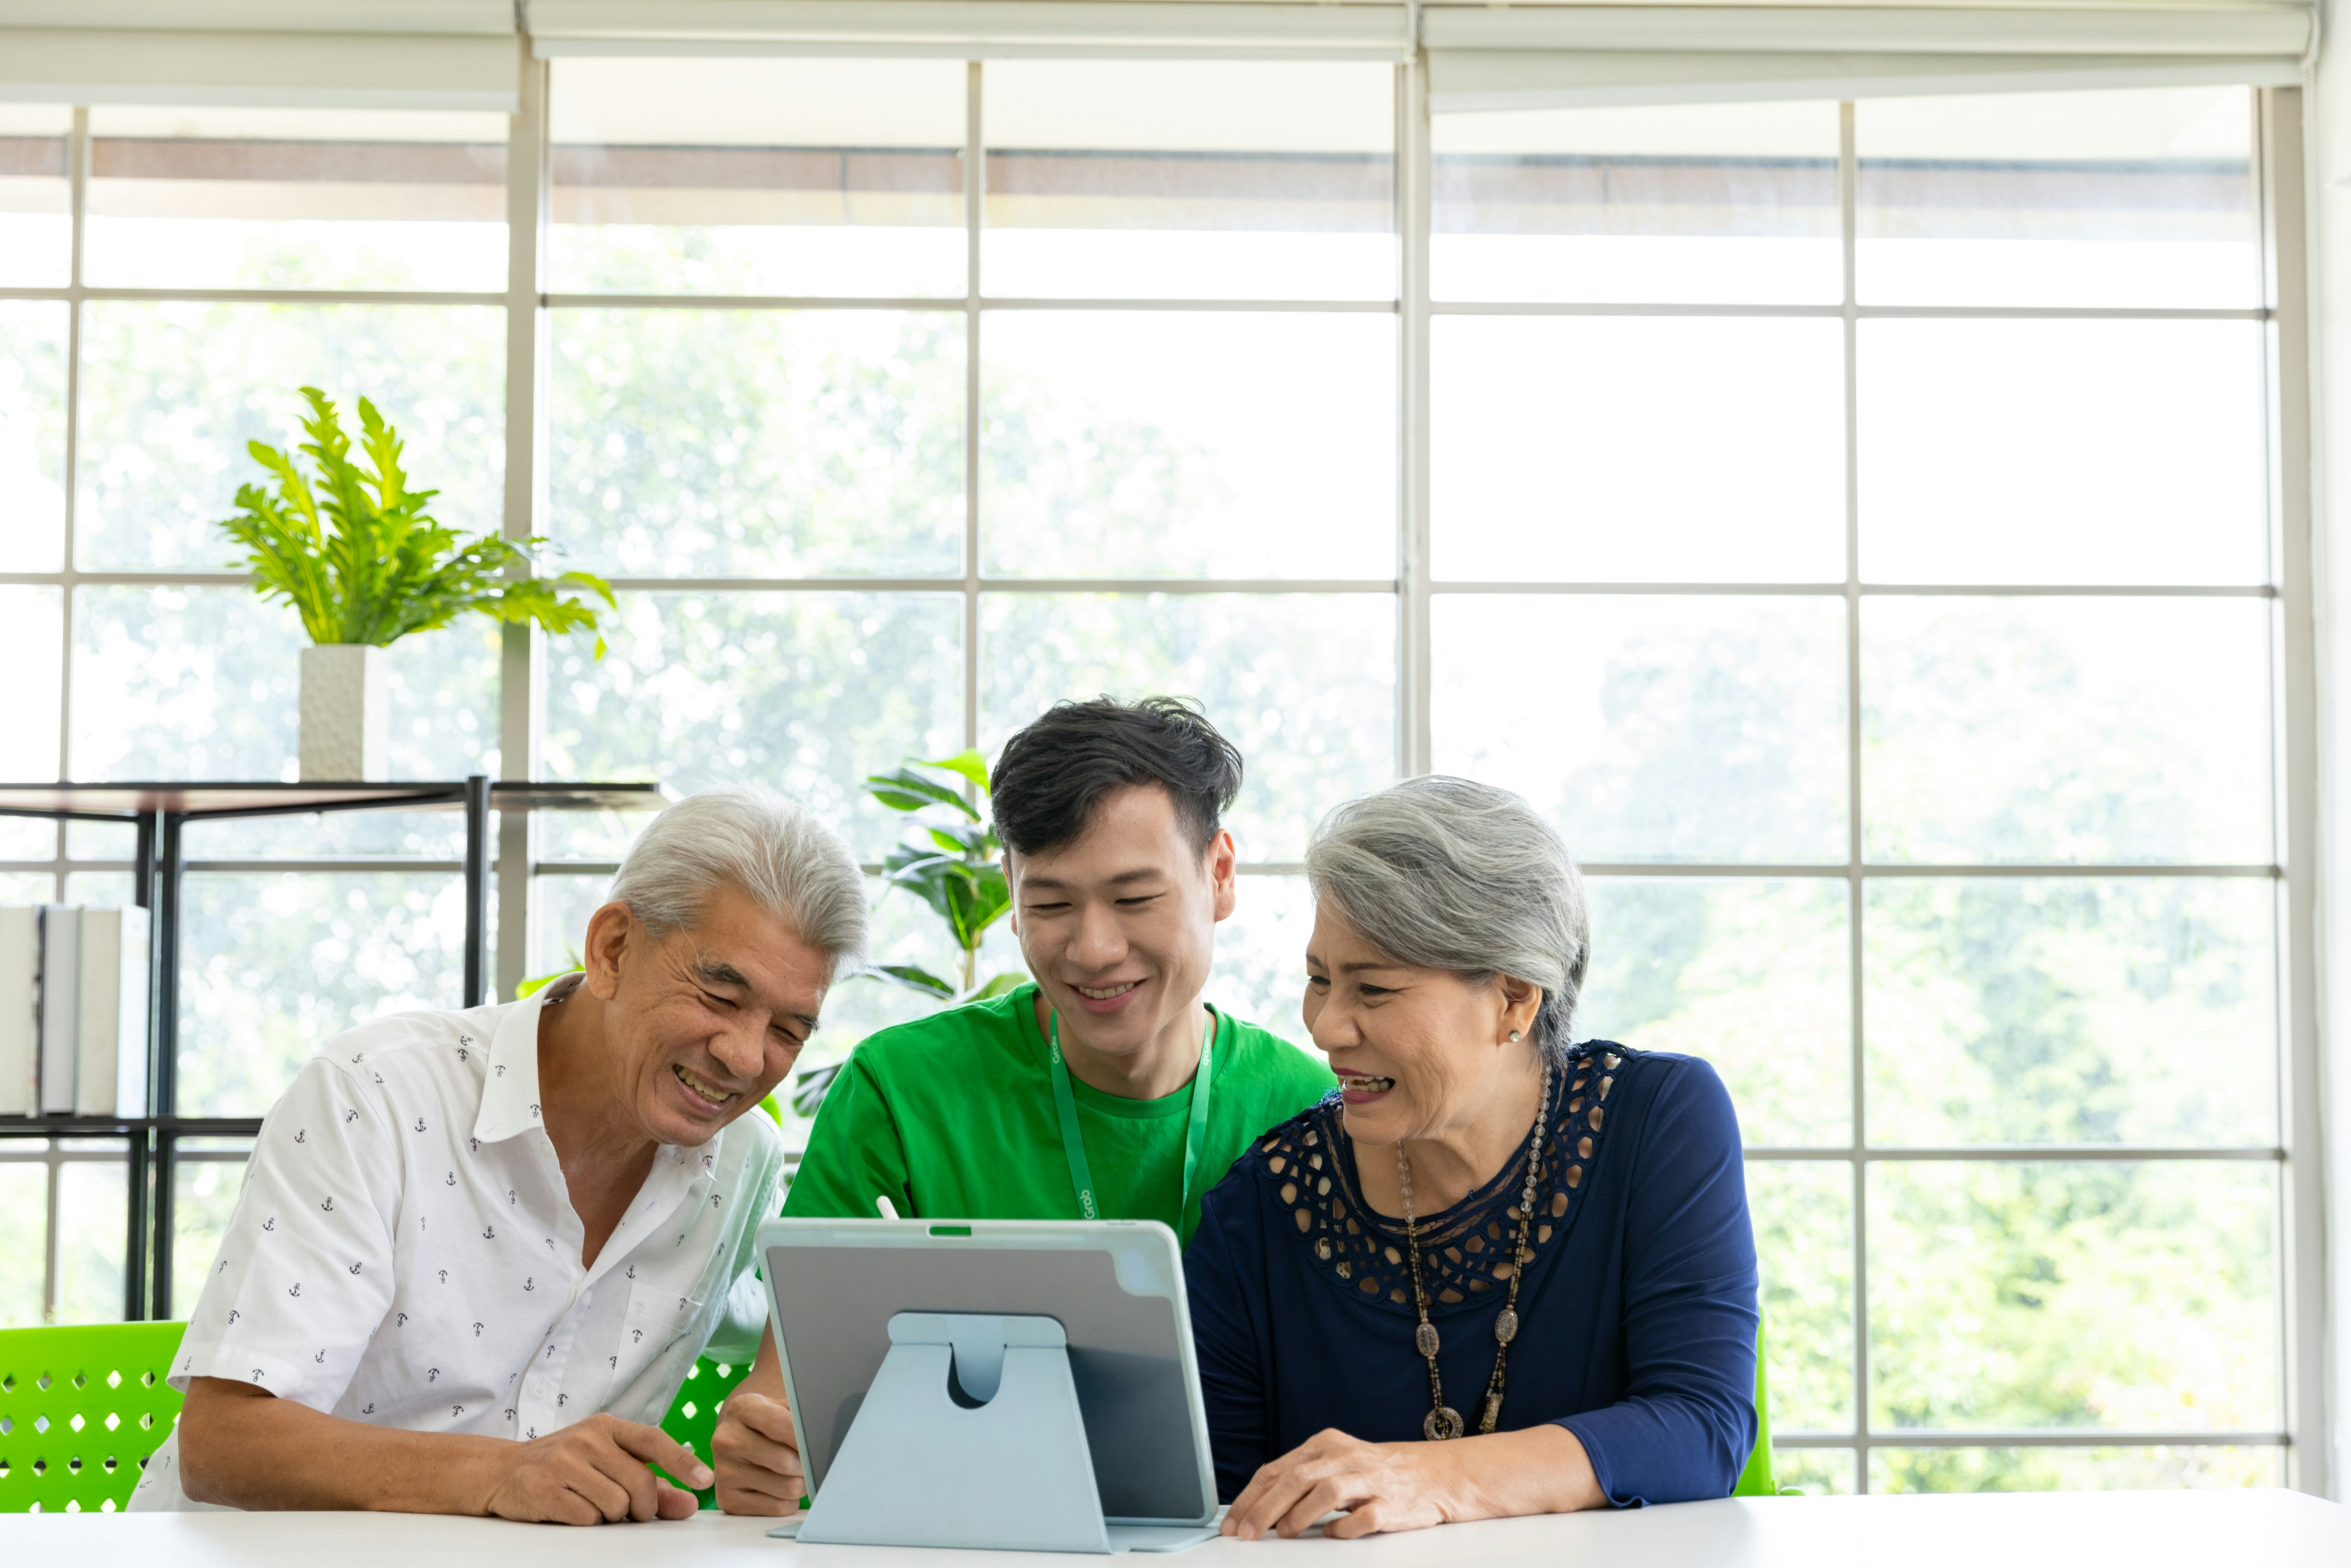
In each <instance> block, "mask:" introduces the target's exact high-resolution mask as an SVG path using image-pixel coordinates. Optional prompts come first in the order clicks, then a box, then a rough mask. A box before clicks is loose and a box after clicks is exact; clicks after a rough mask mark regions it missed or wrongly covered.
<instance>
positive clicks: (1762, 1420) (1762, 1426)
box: [1730, 1318, 1801, 1497]
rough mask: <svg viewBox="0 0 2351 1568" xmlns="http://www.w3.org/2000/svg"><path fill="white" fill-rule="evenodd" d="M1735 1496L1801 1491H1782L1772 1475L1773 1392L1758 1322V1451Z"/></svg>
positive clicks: (1732, 1491) (1734, 1490) (1749, 1458)
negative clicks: (1769, 1384) (1765, 1374)
mask: <svg viewBox="0 0 2351 1568" xmlns="http://www.w3.org/2000/svg"><path fill="white" fill-rule="evenodd" d="M1730 1495H1731V1496H1733V1497H1795V1496H1799V1495H1801V1493H1800V1491H1799V1489H1797V1488H1795V1487H1788V1488H1785V1489H1782V1487H1781V1485H1780V1484H1779V1481H1778V1479H1776V1478H1775V1477H1774V1476H1773V1475H1772V1473H1771V1389H1770V1388H1769V1387H1768V1386H1767V1385H1766V1380H1765V1378H1764V1376H1763V1323H1762V1320H1761V1319H1760V1318H1759V1319H1758V1320H1756V1323H1755V1448H1754V1449H1753V1451H1752V1452H1750V1454H1749V1455H1748V1456H1747V1468H1746V1469H1743V1470H1741V1471H1740V1472H1739V1484H1738V1485H1737V1486H1735V1487H1733V1488H1731V1489H1730Z"/></svg>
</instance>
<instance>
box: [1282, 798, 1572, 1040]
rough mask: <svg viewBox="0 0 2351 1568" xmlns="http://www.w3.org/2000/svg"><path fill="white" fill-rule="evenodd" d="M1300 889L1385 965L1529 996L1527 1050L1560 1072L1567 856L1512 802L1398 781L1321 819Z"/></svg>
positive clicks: (1568, 919) (1568, 986)
mask: <svg viewBox="0 0 2351 1568" xmlns="http://www.w3.org/2000/svg"><path fill="white" fill-rule="evenodd" d="M1306 879H1307V881H1308V882H1309V883H1311V885H1312V887H1313V889H1314V896H1315V897H1316V898H1318V899H1326V900H1328V901H1329V902H1330V904H1332V907H1333V909H1334V910H1335V911H1336V912H1337V913H1338V915H1340V916H1341V917H1342V918H1343V919H1344V920H1345V921H1346V922H1347V924H1348V925H1352V926H1353V927H1354V928H1355V930H1356V931H1357V933H1359V934H1360V935H1361V936H1363V938H1364V941H1366V942H1368V943H1370V944H1371V945H1372V946H1374V947H1375V948H1377V949H1379V951H1380V952H1381V953H1383V954H1384V955H1385V956H1388V957H1390V958H1393V959H1395V961H1396V962H1397V963H1399V964H1409V965H1411V966H1413V967H1416V968H1424V969H1447V970H1450V971H1451V972H1452V973H1454V974H1456V975H1458V976H1459V977H1461V978H1463V979H1465V980H1467V981H1468V982H1469V983H1470V984H1472V985H1484V984H1486V983H1487V982H1488V981H1489V980H1491V979H1493V978H1494V977H1496V976H1498V975H1507V976H1509V977H1510V978H1511V979H1514V980H1522V981H1524V982H1526V983H1527V984H1529V985H1532V986H1541V988H1542V1004H1541V1007H1539V1008H1538V1009H1536V1012H1535V1027H1534V1035H1535V1044H1536V1046H1537V1047H1538V1048H1540V1049H1541V1051H1542V1053H1543V1055H1544V1056H1545V1057H1546V1058H1547V1059H1549V1060H1550V1061H1552V1062H1553V1063H1560V1062H1562V1061H1565V1059H1566V1056H1567V1048H1568V1046H1569V1044H1570V1042H1571V1040H1572V1039H1573V1036H1572V1035H1571V1034H1570V1032H1569V1031H1570V1030H1572V1029H1573V1027H1574V1023H1575V1003H1576V998H1578V996H1579V995H1581V994H1582V992H1583V970H1584V966H1585V964H1586V963H1587V962H1589V960H1590V958H1591V956H1592V918H1591V915H1589V914H1588V913H1587V911H1586V910H1585V907H1584V902H1583V877H1582V876H1580V875H1579V874H1577V873H1576V869H1575V862H1573V860H1571V859H1570V858H1569V857H1568V853H1567V845H1566V844H1565V843H1563V842H1562V841H1561V840H1560V836H1559V835H1558V834H1557V833H1556V832H1554V831H1552V827H1551V824H1550V823H1548V822H1546V821H1543V820H1542V818H1541V817H1540V816H1537V815H1536V814H1535V810H1534V808H1533V807H1531V806H1530V805H1528V804H1527V803H1526V801H1525V800H1521V799H1520V797H1518V796H1516V795H1513V794H1512V793H1510V791H1509V790H1508V789H1495V788H1494V787H1493V786H1492V785H1490V784H1478V783H1473V782H1472V781H1470V780H1469V779H1450V778H1447V777H1445V776H1444V775H1442V774H1431V775H1427V776H1426V777H1423V778H1419V779H1405V781H1404V782H1403V783H1401V784H1395V785H1391V786H1390V787H1389V788H1387V789H1383V790H1381V791H1379V792H1378V793H1377V794H1374V795H1365V796H1364V797H1362V798H1361V799H1359V800H1350V801H1348V802H1347V803H1346V804H1345V805H1343V806H1341V807H1339V808H1338V809H1337V810H1333V811H1332V813H1331V814H1330V815H1329V816H1327V817H1325V818H1323V819H1322V824H1321V825H1320V826H1318V827H1317V828H1316V829H1315V830H1314V841H1313V842H1312V843H1311V844H1310V845H1308V846H1307V850H1306Z"/></svg>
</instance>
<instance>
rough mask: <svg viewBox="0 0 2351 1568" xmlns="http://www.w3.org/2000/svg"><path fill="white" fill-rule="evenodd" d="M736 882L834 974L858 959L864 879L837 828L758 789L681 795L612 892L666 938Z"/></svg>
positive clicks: (696, 919) (634, 852) (636, 849)
mask: <svg viewBox="0 0 2351 1568" xmlns="http://www.w3.org/2000/svg"><path fill="white" fill-rule="evenodd" d="M722 886H725V887H737V888H740V889H742V891H743V892H744V893H746V894H749V895H750V898H751V901H752V902H753V903H755V904H758V905H759V906H760V907H761V908H762V909H765V910H767V911H768V912H769V913H770V914H772V915H778V916H779V917H780V918H782V920H783V921H784V922H785V923H786V924H787V925H789V926H791V928H792V929H793V930H794V931H795V932H797V933H799V939H800V940H801V941H803V942H805V943H807V944H808V945H809V946H811V947H813V948H815V949H816V950H817V951H818V952H820V953H822V954H823V955H824V957H825V963H826V965H827V966H828V969H827V973H828V974H829V975H830V976H831V977H839V976H840V974H841V970H842V968H843V967H848V968H851V969H854V968H856V967H858V966H859V965H861V964H862V963H863V962H864V959H865V877H864V873H862V872H860V871H859V870H858V869H857V857H856V856H855V855H853V854H852V853H850V852H849V846H848V845H847V844H844V843H842V842H841V839H840V838H839V836H838V835H836V834H834V833H833V832H831V831H830V830H828V829H826V828H825V827H823V826H822V825H821V824H820V823H819V822H818V821H816V819H814V818H813V817H810V815H809V814H808V813H807V812H806V811H803V810H800V809H799V807H798V806H795V805H793V804H792V803H791V802H790V801H789V800H784V799H783V798H782V797H780V796H778V795H772V794H769V793H768V791H767V790H765V789H752V788H749V787H746V786H729V787H727V788H726V789H705V790H704V791H703V792H702V793H700V794H699V795H689V796H687V797H686V798H685V799H684V800H680V801H679V802H678V803H677V804H676V805H674V806H672V807H670V808H669V810H665V811H664V812H663V813H662V814H661V815H660V816H658V817H655V818H654V819H653V825H652V826H650V827H648V828H647V829H646V830H645V831H644V832H643V834H642V835H640V836H639V838H638V840H637V841H636V843H635V845H634V846H633V847H632V849H631V850H630V851H629V858H628V859H626V860H624V861H622V862H621V874H620V875H618V876H616V877H614V878H613V879H612V891H611V894H610V896H611V898H612V900H613V901H614V902H616V903H620V904H627V905H628V906H629V909H630V912H631V913H632V914H633V915H636V917H637V919H638V921H639V922H640V923H642V924H643V925H644V927H645V929H646V930H648V931H650V932H652V933H653V935H654V936H668V935H669V934H670V933H672V932H674V931H683V930H684V929H686V928H687V927H689V926H692V925H698V924H699V923H700V922H701V919H702V916H703V913H704V911H705V910H706V909H707V908H708V907H709V905H710V898H711V895H712V894H714V893H716V891H717V890H718V889H719V888H720V887H722Z"/></svg>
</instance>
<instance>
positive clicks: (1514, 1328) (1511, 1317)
mask: <svg viewBox="0 0 2351 1568" xmlns="http://www.w3.org/2000/svg"><path fill="white" fill-rule="evenodd" d="M1518 1337H1519V1312H1518V1309H1517V1308H1516V1307H1504V1308H1503V1309H1502V1315H1501V1316H1499V1317H1498V1318H1496V1319H1495V1320H1494V1343H1497V1344H1508V1343H1510V1342H1511V1341H1512V1340H1514V1339H1516V1338H1518Z"/></svg>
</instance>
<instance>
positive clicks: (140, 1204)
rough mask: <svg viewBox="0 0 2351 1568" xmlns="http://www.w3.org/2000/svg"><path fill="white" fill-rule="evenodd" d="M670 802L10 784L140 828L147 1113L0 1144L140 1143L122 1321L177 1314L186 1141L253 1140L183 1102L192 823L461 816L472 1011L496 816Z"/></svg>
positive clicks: (480, 786) (528, 788)
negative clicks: (178, 1161)
mask: <svg viewBox="0 0 2351 1568" xmlns="http://www.w3.org/2000/svg"><path fill="white" fill-rule="evenodd" d="M668 803H669V801H668V797H667V796H665V795H664V793H663V792H662V789H661V786H660V785H658V784H562V783H541V782H527V781H523V780H503V779H488V778H486V777H484V776H482V775H480V774H475V776H474V777H472V778H470V779H456V780H448V781H437V780H435V781H422V782H415V783H410V782H400V783H357V782H354V783H301V784H287V783H283V782H280V781H277V780H261V781H255V782H250V783H238V782H213V781H210V780H204V781H183V780H166V781H145V782H129V783H109V784H68V783H57V784H0V817H46V818H49V819H52V820H59V821H98V822H130V823H131V824H133V825H135V826H136V827H137V829H138V835H139V836H138V847H137V849H136V851H135V852H134V853H133V856H132V865H133V873H132V875H133V886H134V890H135V891H134V895H133V896H134V902H136V903H137V904H139V905H140V906H141V908H143V909H146V910H147V911H148V912H149V913H150V915H152V919H151V920H150V922H149V926H148V954H147V965H148V969H147V973H148V987H147V995H148V1012H147V1105H148V1108H149V1110H150V1112H151V1114H149V1115H145V1116H22V1117H18V1116H10V1117H0V1138H55V1137H66V1138H73V1137H84V1138H90V1137H95V1138H104V1137H120V1138H123V1139H125V1140H127V1142H128V1144H129V1147H130V1154H129V1163H130V1167H131V1168H130V1173H129V1175H130V1198H131V1201H130V1210H131V1213H130V1236H129V1239H128V1243H127V1248H128V1249H127V1251H126V1253H125V1261H124V1269H123V1315H124V1316H125V1317H128V1318H131V1319H132V1320H134V1321H136V1320H140V1319H145V1318H166V1317H169V1316H170V1315H171V1312H172V1164H173V1160H174V1156H175V1154H176V1145H178V1143H179V1141H180V1140H181V1139H182V1138H205V1137H212V1138H221V1137H251V1136H253V1135H254V1134H256V1133H258V1132H259V1131H260V1130H261V1122H260V1119H259V1118H258V1117H243V1116H182V1115H180V1114H178V1106H179V1019H180V994H179V993H180V914H181V882H182V879H183V877H184V876H185V874H186V873H187V869H188V862H187V856H186V853H185V852H184V850H183V830H184V829H185V828H186V826H187V824H188V823H190V822H193V821H214V820H217V819H223V818H233V817H276V816H287V815H298V814H301V815H307V814H308V813H312V812H321V811H382V810H404V811H432V810H462V811H464V812H465V873H464V874H465V995H464V999H463V1001H462V1003H461V1005H462V1006H465V1007H469V1008H475V1007H480V1006H482V1005H483V1004H484V1003H485V1002H486V1001H488V1000H489V999H490V998H489V977H490V964H489V951H488V927H489V914H490V855H489V824H490V813H491V812H492V811H653V810H660V809H661V808H662V807H664V806H665V805H667V804H668Z"/></svg>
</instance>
